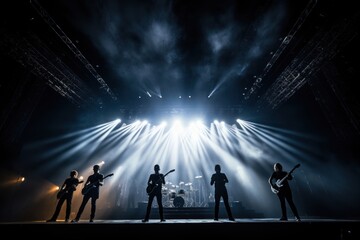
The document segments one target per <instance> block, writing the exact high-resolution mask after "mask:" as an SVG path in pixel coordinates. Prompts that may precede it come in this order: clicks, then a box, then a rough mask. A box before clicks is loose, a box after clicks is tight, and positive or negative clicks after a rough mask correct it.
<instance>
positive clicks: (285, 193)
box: [268, 163, 300, 221]
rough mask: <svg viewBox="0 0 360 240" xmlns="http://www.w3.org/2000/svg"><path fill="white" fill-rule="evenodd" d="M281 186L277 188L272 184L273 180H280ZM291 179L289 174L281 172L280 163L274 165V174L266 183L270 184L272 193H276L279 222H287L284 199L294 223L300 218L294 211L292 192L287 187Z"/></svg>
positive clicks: (295, 210)
mask: <svg viewBox="0 0 360 240" xmlns="http://www.w3.org/2000/svg"><path fill="white" fill-rule="evenodd" d="M282 179H284V180H283V181H282V186H281V187H280V188H279V187H277V186H276V185H275V184H274V183H273V180H275V181H277V180H282ZM292 179H293V177H292V175H291V174H288V173H287V172H285V171H283V167H282V165H281V164H280V163H275V164H274V172H273V173H272V175H271V176H270V178H269V180H268V182H269V184H270V187H271V189H272V190H273V192H275V193H277V196H278V197H279V200H280V206H281V214H282V215H281V218H280V220H281V221H287V220H288V219H287V214H286V205H285V199H286V200H287V202H288V204H289V206H290V208H291V210H292V212H293V214H294V216H295V220H296V221H300V217H299V214H298V211H297V209H296V206H295V204H294V201H293V198H292V192H291V188H290V185H289V182H288V180H292Z"/></svg>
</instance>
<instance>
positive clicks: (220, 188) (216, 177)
mask: <svg viewBox="0 0 360 240" xmlns="http://www.w3.org/2000/svg"><path fill="white" fill-rule="evenodd" d="M228 182H229V180H228V178H227V177H226V175H225V173H222V172H221V167H220V165H219V164H216V165H215V173H214V174H213V175H212V176H211V181H210V185H211V186H212V185H214V183H215V218H214V220H215V221H218V220H219V207H220V198H221V197H222V198H223V200H224V205H225V208H226V211H227V214H228V217H229V220H230V221H235V219H234V217H233V215H232V212H231V209H230V205H229V196H228V192H227V189H226V187H225V183H228Z"/></svg>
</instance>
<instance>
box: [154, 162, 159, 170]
mask: <svg viewBox="0 0 360 240" xmlns="http://www.w3.org/2000/svg"><path fill="white" fill-rule="evenodd" d="M154 171H155V172H159V171H160V166H159V165H158V164H156V165H155V166H154Z"/></svg>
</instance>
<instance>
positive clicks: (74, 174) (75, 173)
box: [70, 170, 78, 177]
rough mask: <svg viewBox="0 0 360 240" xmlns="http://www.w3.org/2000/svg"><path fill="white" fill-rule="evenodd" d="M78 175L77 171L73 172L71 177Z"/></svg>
mask: <svg viewBox="0 0 360 240" xmlns="http://www.w3.org/2000/svg"><path fill="white" fill-rule="evenodd" d="M77 175H78V172H77V171H76V170H72V171H71V172H70V177H76V176H77Z"/></svg>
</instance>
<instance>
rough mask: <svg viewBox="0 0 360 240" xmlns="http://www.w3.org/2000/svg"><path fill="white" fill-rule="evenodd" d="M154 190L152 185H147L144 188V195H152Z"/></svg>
mask: <svg viewBox="0 0 360 240" xmlns="http://www.w3.org/2000/svg"><path fill="white" fill-rule="evenodd" d="M154 188H155V186H154V185H152V184H149V185H148V186H147V187H146V193H147V194H150V193H152V191H154Z"/></svg>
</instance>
